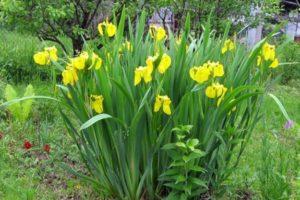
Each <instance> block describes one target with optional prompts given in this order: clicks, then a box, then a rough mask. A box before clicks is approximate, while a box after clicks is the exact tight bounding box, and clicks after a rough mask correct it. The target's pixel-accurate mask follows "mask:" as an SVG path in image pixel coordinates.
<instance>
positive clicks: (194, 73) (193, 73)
mask: <svg viewBox="0 0 300 200" xmlns="http://www.w3.org/2000/svg"><path fill="white" fill-rule="evenodd" d="M197 71H198V69H197V67H192V68H191V69H190V77H191V79H193V80H194V81H195V80H196V73H197Z"/></svg>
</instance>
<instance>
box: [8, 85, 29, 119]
mask: <svg viewBox="0 0 300 200" xmlns="http://www.w3.org/2000/svg"><path fill="white" fill-rule="evenodd" d="M30 96H34V89H33V86H32V85H31V84H30V85H28V86H27V87H26V90H25V93H24V95H23V97H30ZM19 97H20V96H18V93H17V91H16V90H15V89H14V88H13V86H12V85H10V84H8V85H7V86H6V88H5V99H6V100H7V101H12V100H14V99H18V98H19ZM32 103H33V99H27V100H24V101H20V102H16V103H14V104H11V105H9V106H8V107H7V108H8V110H9V111H10V113H11V114H12V115H13V117H14V118H15V119H17V120H19V121H25V120H26V119H27V118H28V116H29V113H30V111H31V107H32Z"/></svg>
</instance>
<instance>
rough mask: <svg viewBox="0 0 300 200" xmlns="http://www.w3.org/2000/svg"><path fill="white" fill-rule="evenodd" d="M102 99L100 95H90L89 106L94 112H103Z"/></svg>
mask: <svg viewBox="0 0 300 200" xmlns="http://www.w3.org/2000/svg"><path fill="white" fill-rule="evenodd" d="M103 100H104V98H103V96H102V95H91V107H92V109H93V110H94V111H95V112H96V113H102V112H103Z"/></svg>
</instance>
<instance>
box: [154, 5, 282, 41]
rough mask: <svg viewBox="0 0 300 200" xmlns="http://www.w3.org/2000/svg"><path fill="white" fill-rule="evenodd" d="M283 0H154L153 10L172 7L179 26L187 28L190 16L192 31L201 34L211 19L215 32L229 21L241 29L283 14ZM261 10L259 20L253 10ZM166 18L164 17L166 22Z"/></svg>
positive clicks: (176, 24)
mask: <svg viewBox="0 0 300 200" xmlns="http://www.w3.org/2000/svg"><path fill="white" fill-rule="evenodd" d="M279 3H280V0H225V1H222V0H160V1H156V0H150V1H149V4H151V6H150V7H153V8H155V10H156V11H157V12H158V11H159V10H160V9H161V8H165V7H168V8H170V9H171V10H172V12H173V14H174V19H175V27H177V28H179V27H182V26H183V23H184V21H185V18H186V16H187V13H189V14H190V17H191V29H192V30H193V32H194V33H195V34H196V36H197V35H199V34H200V32H201V25H203V24H204V23H205V22H206V21H207V20H208V18H210V20H211V23H212V25H213V27H214V29H215V30H216V31H217V32H222V31H223V29H224V28H225V26H226V22H227V21H231V22H233V23H234V25H235V30H239V29H241V28H242V26H245V25H246V24H247V25H248V24H254V23H255V22H257V21H258V20H260V21H263V20H265V19H266V18H267V17H270V16H271V17H273V15H272V14H274V13H277V12H278V11H279ZM256 7H259V8H260V9H261V12H260V15H259V17H258V16H256V17H253V16H252V15H251V9H253V8H256ZM163 18H164V15H162V16H161V19H162V20H163Z"/></svg>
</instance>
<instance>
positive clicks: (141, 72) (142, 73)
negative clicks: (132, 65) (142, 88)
mask: <svg viewBox="0 0 300 200" xmlns="http://www.w3.org/2000/svg"><path fill="white" fill-rule="evenodd" d="M152 71H153V67H152V66H146V67H142V66H140V67H138V68H136V69H135V71H134V85H138V84H139V83H140V82H141V81H142V79H144V82H145V83H148V82H150V81H151V80H152V76H151V74H152Z"/></svg>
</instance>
